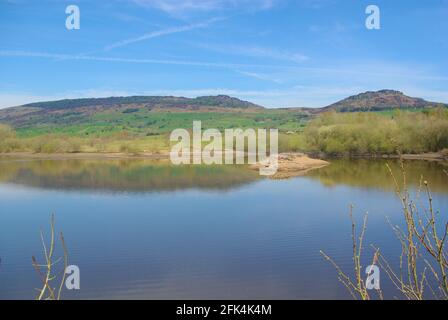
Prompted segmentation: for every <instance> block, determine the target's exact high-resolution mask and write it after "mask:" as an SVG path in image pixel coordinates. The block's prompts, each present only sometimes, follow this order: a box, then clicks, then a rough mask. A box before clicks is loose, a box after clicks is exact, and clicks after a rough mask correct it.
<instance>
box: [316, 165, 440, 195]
mask: <svg viewBox="0 0 448 320" xmlns="http://www.w3.org/2000/svg"><path fill="white" fill-rule="evenodd" d="M330 162H331V165H329V166H327V167H325V168H322V169H319V170H316V171H312V172H310V173H309V174H308V175H307V176H308V177H311V178H313V179H318V180H319V181H320V182H321V183H322V184H324V185H326V186H335V185H339V184H345V185H349V186H353V187H364V188H377V189H381V190H386V191H393V186H392V185H391V183H390V174H389V171H388V170H387V168H386V163H389V165H390V166H391V167H392V169H393V170H398V169H399V161H398V160H387V161H386V160H365V159H360V160H331V161H330ZM405 166H406V171H407V174H408V182H409V185H410V186H414V187H416V186H418V185H419V182H420V177H421V176H422V175H423V176H424V178H425V179H426V180H429V181H431V185H432V189H433V191H436V192H447V191H448V185H447V184H446V178H445V179H444V177H443V175H442V174H440V172H441V168H443V167H446V166H448V164H447V163H443V162H431V161H421V160H415V161H406V162H405Z"/></svg>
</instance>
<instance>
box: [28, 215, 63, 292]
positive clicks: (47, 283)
mask: <svg viewBox="0 0 448 320" xmlns="http://www.w3.org/2000/svg"><path fill="white" fill-rule="evenodd" d="M40 238H41V242H42V247H43V251H44V258H45V262H44V263H43V264H39V263H38V262H37V259H36V258H35V257H34V256H33V257H32V262H33V267H34V269H35V270H36V273H37V275H38V276H39V279H40V280H41V282H42V288H39V289H37V291H38V295H37V297H36V300H60V299H61V294H62V288H63V286H64V282H65V270H66V269H67V266H68V251H67V247H66V245H65V240H64V235H63V234H62V232H61V233H60V241H61V246H62V249H63V252H64V255H63V257H62V258H59V259H56V260H54V252H55V245H56V239H55V227H54V215H51V220H50V244H49V245H47V244H46V242H45V237H44V232H43V231H42V230H41V231H40ZM60 261H62V262H63V270H62V271H61V272H59V273H56V272H55V271H54V267H55V266H56V265H57V263H58V262H60ZM58 277H60V282H59V285H58V287H54V285H53V283H55V282H56V281H57V279H58Z"/></svg>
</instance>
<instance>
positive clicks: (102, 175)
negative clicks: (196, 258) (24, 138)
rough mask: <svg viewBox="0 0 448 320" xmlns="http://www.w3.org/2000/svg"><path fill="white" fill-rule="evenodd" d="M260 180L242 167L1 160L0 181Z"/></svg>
mask: <svg viewBox="0 0 448 320" xmlns="http://www.w3.org/2000/svg"><path fill="white" fill-rule="evenodd" d="M257 179H259V176H258V172H255V171H252V170H248V169H246V168H244V167H241V166H238V167H237V166H227V165H221V166H172V165H170V163H169V161H166V160H161V161H152V160H144V159H125V160H63V161H59V160H32V161H3V162H0V182H9V183H16V184H22V185H27V186H34V187H40V188H49V189H81V190H82V189H86V190H103V191H149V192H150V191H169V190H178V189H187V188H207V189H229V188H233V187H237V186H240V185H244V184H247V183H250V182H253V181H255V180H257Z"/></svg>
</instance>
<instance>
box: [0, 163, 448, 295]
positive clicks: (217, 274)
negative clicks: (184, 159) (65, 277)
mask: <svg viewBox="0 0 448 320" xmlns="http://www.w3.org/2000/svg"><path fill="white" fill-rule="evenodd" d="M392 166H393V168H394V170H397V169H398V166H397V164H396V163H392ZM406 166H407V170H408V173H409V174H408V179H409V181H410V185H411V186H413V190H415V188H416V187H417V186H418V182H419V180H420V175H422V174H423V175H424V176H425V179H427V180H428V181H430V182H431V188H432V190H433V192H434V204H435V207H437V208H438V209H440V210H441V212H442V213H441V218H443V220H444V221H446V220H447V214H446V213H447V212H448V210H447V209H448V184H447V183H446V181H447V179H448V177H446V176H445V175H444V174H443V172H442V169H443V168H445V165H443V164H438V163H430V162H408V163H407V164H406ZM350 204H354V205H355V210H354V214H355V217H356V219H357V220H358V221H359V222H360V221H361V220H362V218H363V215H364V213H365V212H366V211H368V212H369V222H368V230H367V238H366V242H365V243H366V246H365V252H366V257H365V259H364V260H365V261H364V262H365V264H364V265H367V264H369V263H367V262H368V261H369V259H371V257H372V253H373V249H371V248H370V244H375V245H376V246H378V247H380V248H381V250H382V251H383V253H384V254H385V255H386V256H388V257H390V259H391V261H396V260H397V258H398V255H399V252H400V247H399V244H398V243H397V241H396V239H395V236H394V234H393V232H392V230H391V229H390V227H389V225H388V223H387V221H386V218H385V217H386V216H388V217H389V218H390V219H391V220H392V221H393V222H397V223H399V221H401V212H400V205H399V203H398V202H397V199H396V198H395V195H394V193H393V187H392V182H391V179H390V177H389V176H388V172H387V170H386V168H385V162H384V161H365V160H356V161H355V160H354V161H344V160H335V161H332V164H331V165H330V166H329V167H326V168H323V169H320V170H317V171H314V172H311V173H309V174H308V175H306V176H303V177H297V178H293V179H289V180H271V179H265V178H260V177H259V176H258V174H257V172H256V171H250V170H248V169H247V168H244V167H228V166H220V167H194V166H192V167H182V168H179V167H171V166H170V165H169V164H168V163H166V162H163V161H161V162H150V161H145V160H107V161H98V160H70V161H49V160H11V159H2V160H0V258H1V264H0V299H15V298H20V299H33V298H34V297H35V291H34V288H37V287H39V285H40V282H39V278H38V276H37V274H36V272H35V271H34V270H33V268H32V264H31V256H33V255H35V256H36V257H37V258H38V259H39V260H40V261H43V256H42V247H41V243H40V238H39V228H40V227H42V228H43V229H44V230H45V231H46V232H47V233H48V229H49V217H50V214H51V213H54V214H55V216H56V230H57V231H63V232H64V236H65V239H66V242H67V247H68V250H69V258H70V263H71V264H75V265H77V266H79V268H80V270H81V290H79V291H64V292H63V298H66V299H81V298H82V299H99V298H113V299H115V298H125V299H131V298H136V299H201V298H202V299H330V298H336V299H346V298H347V299H349V298H350V296H349V294H348V292H347V291H346V289H345V288H344V287H343V286H342V285H341V284H340V283H339V282H338V280H337V274H336V272H335V270H334V269H333V267H332V266H331V265H330V264H329V263H328V262H326V261H325V260H324V259H323V258H322V256H321V255H320V253H319V251H320V250H323V251H325V252H326V253H327V254H328V255H330V256H331V257H332V258H333V259H334V260H335V261H336V262H338V263H339V265H340V266H341V267H342V268H343V269H344V270H346V271H347V272H350V271H351V238H350V235H351V229H350V228H351V226H350V221H349V218H348V208H349V205H350ZM57 246H58V250H57V252H56V254H57V256H59V255H60V254H61V252H60V248H59V242H58V243H57ZM381 284H382V288H383V290H384V291H385V295H386V296H387V297H389V298H393V297H394V296H395V295H396V294H397V293H396V292H395V291H394V290H393V288H392V287H391V285H390V283H388V281H387V278H386V276H385V275H383V278H382V283H381Z"/></svg>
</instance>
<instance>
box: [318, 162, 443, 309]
mask: <svg viewBox="0 0 448 320" xmlns="http://www.w3.org/2000/svg"><path fill="white" fill-rule="evenodd" d="M400 163H401V165H400V173H399V175H397V174H396V173H395V172H393V170H392V169H391V167H390V166H389V165H387V170H388V171H389V174H390V176H391V179H392V182H393V184H394V187H395V193H396V196H397V198H398V199H399V201H400V204H401V208H402V216H403V221H402V226H399V225H393V224H392V223H391V222H390V221H389V220H388V222H389V225H390V226H391V228H392V230H393V231H394V233H395V235H396V237H397V240H398V241H399V242H400V245H401V254H400V256H399V263H398V266H396V264H392V263H390V262H389V259H388V258H387V257H385V256H384V255H383V254H382V253H381V251H380V249H379V248H377V247H376V246H374V245H372V248H373V249H374V256H373V263H372V264H378V266H379V267H380V269H381V270H383V271H384V272H385V273H386V275H387V278H388V279H389V280H390V281H391V282H392V284H393V286H394V287H395V288H396V289H397V290H398V292H400V293H401V295H402V296H403V297H404V298H405V299H409V300H424V299H427V298H432V299H443V300H448V276H447V275H448V251H447V247H446V242H447V238H448V222H441V221H440V214H439V212H437V211H436V210H435V209H434V204H433V197H432V194H431V190H430V184H429V182H428V181H426V180H424V179H423V177H421V179H420V186H419V188H418V190H417V194H416V196H415V197H412V196H411V195H410V192H409V188H408V182H407V176H406V169H405V164H404V161H403V160H401V161H400ZM443 172H444V173H445V175H447V177H448V172H447V171H446V170H443ZM350 218H351V220H352V240H353V261H354V280H352V278H353V277H350V276H348V275H347V274H346V273H344V272H343V271H342V270H341V268H340V267H339V266H338V265H337V264H336V262H335V261H334V260H333V259H332V258H330V257H329V256H328V255H326V254H325V253H324V252H322V251H321V254H322V255H323V256H324V258H325V259H326V260H327V261H329V262H330V263H331V264H332V265H333V266H334V267H335V268H336V270H337V272H338V277H339V280H340V281H341V282H342V283H343V284H344V285H345V287H347V289H348V290H349V292H350V294H351V295H352V297H354V298H355V299H362V300H370V299H371V296H370V295H369V292H368V291H367V290H366V288H365V284H364V282H363V280H362V277H361V274H360V270H362V269H361V268H362V265H361V262H360V261H361V254H362V246H363V239H364V235H365V231H366V228H367V216H366V217H365V219H364V223H363V226H362V231H361V233H360V236H359V238H356V226H355V223H354V222H353V221H354V220H353V214H352V207H351V210H350ZM378 296H379V298H380V299H383V295H382V293H381V292H378Z"/></svg>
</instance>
